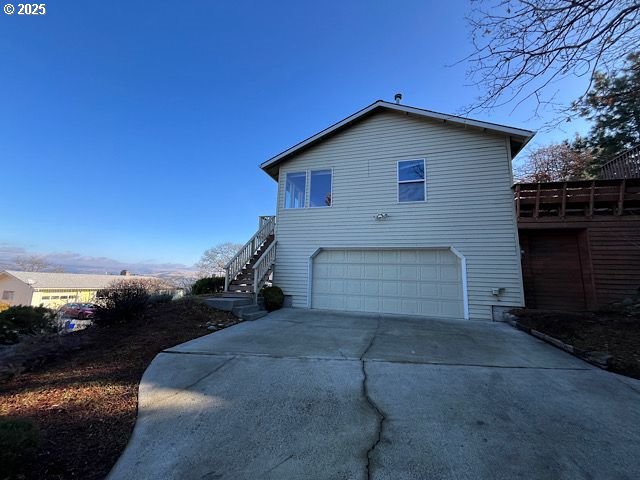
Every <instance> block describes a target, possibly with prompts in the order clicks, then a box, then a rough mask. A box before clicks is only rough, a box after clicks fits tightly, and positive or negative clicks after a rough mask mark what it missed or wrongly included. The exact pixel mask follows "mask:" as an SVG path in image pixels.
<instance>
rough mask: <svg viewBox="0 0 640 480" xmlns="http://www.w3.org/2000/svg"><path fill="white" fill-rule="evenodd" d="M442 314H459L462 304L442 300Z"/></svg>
mask: <svg viewBox="0 0 640 480" xmlns="http://www.w3.org/2000/svg"><path fill="white" fill-rule="evenodd" d="M440 306H441V314H442V316H443V317H453V316H458V315H459V311H460V304H459V303H458V302H441V303H440Z"/></svg>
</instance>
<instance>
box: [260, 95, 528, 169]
mask: <svg viewBox="0 0 640 480" xmlns="http://www.w3.org/2000/svg"><path fill="white" fill-rule="evenodd" d="M378 109H387V110H393V111H397V112H403V113H405V114H412V115H416V116H419V117H423V118H428V119H431V120H437V121H440V122H443V123H453V124H456V125H462V126H464V127H472V128H477V129H480V130H482V131H486V132H494V133H500V134H503V135H507V136H510V137H514V139H516V140H518V141H520V142H522V146H523V147H524V145H526V144H527V142H529V140H531V138H533V136H534V135H535V132H533V131H531V130H525V129H522V128H515V127H509V126H506V125H499V124H497V123H491V122H484V121H481V120H474V119H472V118H465V117H459V116H456V115H448V114H445V113H439V112H434V111H432V110H425V109H422V108H416V107H410V106H408V105H400V104H397V103H390V102H385V101H384V100H377V101H375V102H374V103H372V104H371V105H369V106H367V107H365V108H363V109H362V110H359V111H357V112H356V113H353V114H351V115H349V116H348V117H346V118H344V119H342V120H340V121H339V122H337V123H334V124H333V125H331V126H330V127H327V128H325V129H324V130H322V131H320V132H318V133H316V134H315V135H312V136H311V137H309V138H307V139H306V140H303V141H301V142H299V143H297V144H296V145H294V146H293V147H291V148H288V149H287V150H285V151H283V152H281V153H279V154H278V155H275V156H274V157H272V158H270V159H269V160H267V161H265V162H263V163H262V164H261V165H260V168H261V169H263V170H265V171H267V169H268V168H269V167H272V166H274V165H277V164H278V163H281V162H283V161H285V160H286V159H287V158H288V157H290V156H291V155H293V154H294V153H296V152H298V151H299V150H301V149H303V148H305V147H307V146H310V145H311V144H314V143H316V142H318V141H321V140H322V139H323V138H325V137H326V136H328V135H330V134H332V133H333V132H335V131H337V130H339V129H341V128H345V127H348V126H349V125H350V124H351V123H352V122H354V121H356V120H358V119H360V118H361V117H364V116H366V115H367V114H369V113H371V112H373V111H374V110H378ZM267 173H269V172H267ZM270 175H271V174H270ZM272 176H273V175H272ZM274 178H275V177H274Z"/></svg>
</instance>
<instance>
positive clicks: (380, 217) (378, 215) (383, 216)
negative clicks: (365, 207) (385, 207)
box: [373, 213, 389, 220]
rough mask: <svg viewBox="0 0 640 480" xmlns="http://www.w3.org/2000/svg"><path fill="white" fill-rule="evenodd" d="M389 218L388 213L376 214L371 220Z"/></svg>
mask: <svg viewBox="0 0 640 480" xmlns="http://www.w3.org/2000/svg"><path fill="white" fill-rule="evenodd" d="M388 216H389V214H388V213H376V214H375V215H374V216H373V218H375V219H376V220H384V219H385V218H387V217H388Z"/></svg>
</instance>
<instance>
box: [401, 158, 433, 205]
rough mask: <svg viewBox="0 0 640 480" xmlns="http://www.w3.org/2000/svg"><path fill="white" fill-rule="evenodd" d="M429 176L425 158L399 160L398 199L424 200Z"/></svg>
mask: <svg viewBox="0 0 640 480" xmlns="http://www.w3.org/2000/svg"><path fill="white" fill-rule="evenodd" d="M426 192H427V177H426V174H425V162H424V159H420V160H404V161H399V162H398V201H399V202H424V201H425V198H426Z"/></svg>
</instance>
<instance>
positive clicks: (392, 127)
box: [274, 112, 524, 320]
mask: <svg viewBox="0 0 640 480" xmlns="http://www.w3.org/2000/svg"><path fill="white" fill-rule="evenodd" d="M417 158H425V159H426V175H427V201H426V202H423V203H398V201H397V182H396V179H397V176H396V168H397V164H396V162H397V161H398V160H408V159H417ZM327 168H332V169H333V205H332V206H331V207H328V208H305V209H285V208H284V187H285V178H286V173H287V172H297V171H304V170H309V169H327ZM307 195H308V189H307ZM377 213H387V214H388V215H389V216H388V218H387V219H385V220H382V221H376V220H375V219H374V215H375V214H377ZM277 215H278V220H277V227H276V235H277V240H278V252H277V259H276V267H275V273H274V281H275V283H276V284H277V285H279V286H280V287H282V289H283V290H284V292H285V294H286V295H291V296H292V300H293V305H294V306H296V307H306V306H307V305H308V303H307V287H308V283H307V282H308V265H309V257H310V255H312V254H313V253H314V252H315V251H316V250H317V249H318V248H320V247H356V246H357V247H449V246H453V247H455V248H456V249H458V250H459V251H460V252H461V253H462V254H463V255H464V256H465V257H466V259H467V272H468V295H469V311H470V316H471V318H472V319H484V320H488V319H491V314H492V305H500V306H521V305H523V303H524V299H523V291H522V275H521V271H520V254H519V249H518V240H517V227H516V221H515V215H514V207H513V201H512V193H511V165H510V160H509V154H508V150H507V138H506V137H505V136H501V135H494V134H486V133H483V132H481V131H479V130H475V129H470V128H469V129H465V128H463V127H459V126H454V125H451V124H443V123H440V122H435V121H430V120H424V119H419V118H416V117H413V116H410V115H405V114H401V113H396V112H383V113H378V114H375V115H372V116H371V117H368V118H367V119H366V120H364V121H362V122H360V123H357V124H355V125H353V126H352V127H351V128H349V129H346V130H344V131H342V132H341V133H338V134H336V135H335V136H333V137H331V138H329V139H327V140H325V141H323V142H321V143H319V144H317V145H316V146H314V147H312V148H310V149H308V150H306V151H303V152H301V153H299V154H298V155H296V156H295V157H293V158H292V159H290V160H288V161H287V162H285V163H284V164H283V165H282V167H281V168H280V172H279V189H278V206H277ZM493 288H504V294H502V295H501V297H500V300H499V301H498V300H496V298H495V297H494V296H493V295H492V289H493Z"/></svg>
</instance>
